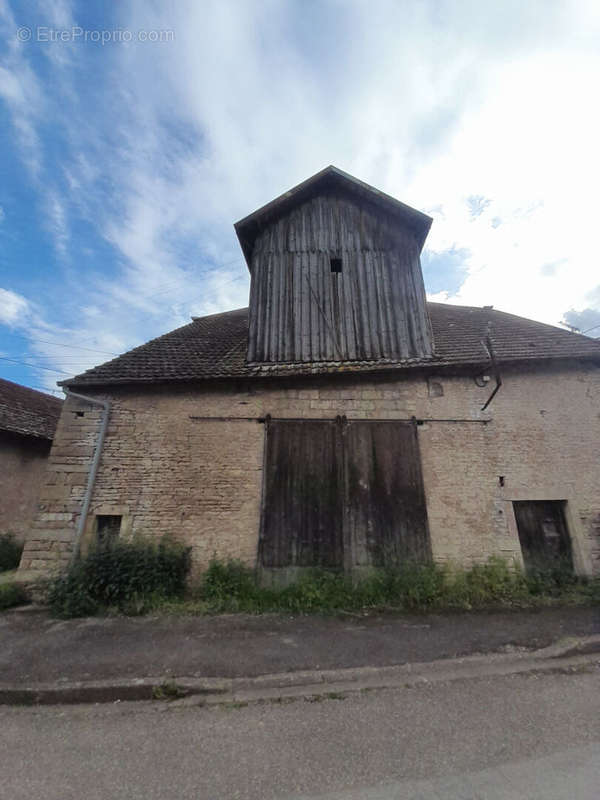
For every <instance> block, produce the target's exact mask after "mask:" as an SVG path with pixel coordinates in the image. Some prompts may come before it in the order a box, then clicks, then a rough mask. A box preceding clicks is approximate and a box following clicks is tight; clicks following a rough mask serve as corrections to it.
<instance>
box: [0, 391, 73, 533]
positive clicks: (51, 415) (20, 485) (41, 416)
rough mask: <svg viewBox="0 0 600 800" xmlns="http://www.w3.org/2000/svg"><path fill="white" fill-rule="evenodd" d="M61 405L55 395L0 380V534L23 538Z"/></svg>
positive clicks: (35, 501) (30, 520)
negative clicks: (51, 395)
mask: <svg viewBox="0 0 600 800" xmlns="http://www.w3.org/2000/svg"><path fill="white" fill-rule="evenodd" d="M61 408H62V400H59V399H58V398H57V397H50V395H48V394H44V393H43V392H36V391H35V390H34V389H28V388H27V387H26V386H19V384H17V383H12V381H5V380H2V379H0V534H3V533H13V534H14V536H15V538H16V539H17V540H19V541H23V540H24V539H25V538H26V535H27V532H28V530H29V526H30V525H31V523H32V522H33V519H34V517H35V515H36V513H37V502H38V495H39V492H40V488H41V486H42V483H43V481H44V474H45V471H46V462H47V460H48V455H49V454H50V447H51V446H52V439H53V438H54V431H55V430H56V424H57V422H58V418H59V416H60V411H61Z"/></svg>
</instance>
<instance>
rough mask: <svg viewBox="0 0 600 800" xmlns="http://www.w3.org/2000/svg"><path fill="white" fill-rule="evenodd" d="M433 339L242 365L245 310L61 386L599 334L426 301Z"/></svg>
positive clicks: (541, 348)
mask: <svg viewBox="0 0 600 800" xmlns="http://www.w3.org/2000/svg"><path fill="white" fill-rule="evenodd" d="M428 307H429V314H430V317H431V323H432V326H433V333H434V340H435V357H434V358H433V359H428V360H427V361H423V360H411V361H402V362H399V361H388V360H384V361H376V362H375V361H364V362H320V363H311V364H305V363H303V364H247V363H246V344H247V335H248V309H247V308H240V309H238V310H237V311H226V312H224V313H222V314H212V315H211V316H208V317H199V318H197V319H195V320H193V321H192V322H191V323H189V324H188V325H184V326H183V327H182V328H177V330H174V331H171V332H170V333H167V334H165V335H164V336H159V337H158V338H157V339H153V340H152V341H150V342H148V343H147V344H144V345H142V346H141V347H136V348H135V349H134V350H131V351H129V352H128V353H125V354H124V355H122V356H119V357H118V358H115V359H113V360H112V361H108V362H107V363H106V364H102V365H101V366H99V367H94V368H93V369H90V370H88V371H87V372H84V373H83V374H82V375H78V376H77V377H76V378H72V379H70V380H67V381H64V382H63V383H64V385H66V386H81V387H83V386H94V385H96V386H100V385H110V384H117V383H156V382H164V381H193V380H206V379H211V378H213V379H214V378H237V377H260V376H267V375H273V376H277V375H280V376H285V375H306V374H317V373H321V372H343V373H347V372H371V371H377V370H382V369H385V370H389V369H409V368H415V367H428V368H434V369H437V368H440V367H451V366H453V365H455V366H468V365H478V364H482V365H483V364H486V363H488V360H489V359H488V355H487V352H486V350H485V348H484V346H483V344H482V339H483V337H484V336H485V334H486V331H487V330H488V328H489V330H490V335H491V341H492V344H493V348H494V352H495V355H496V359H497V361H498V362H505V363H506V362H521V361H522V362H532V361H540V360H544V359H594V360H596V361H598V363H600V340H598V339H590V338H588V337H586V336H582V335H580V334H576V333H571V332H570V331H565V330H562V329H561V328H555V327H553V326H552V325H544V324H543V323H541V322H534V321H533V320H530V319H525V318H524V317H517V316H514V315H513V314H506V313H504V312H502V311H496V310H493V309H489V308H478V307H470V306H454V305H446V304H443V303H428Z"/></svg>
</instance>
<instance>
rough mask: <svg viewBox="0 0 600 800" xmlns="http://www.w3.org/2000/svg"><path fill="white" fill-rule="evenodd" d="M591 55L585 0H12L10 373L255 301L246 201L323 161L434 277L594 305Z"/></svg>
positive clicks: (541, 313)
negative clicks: (399, 212) (383, 215)
mask: <svg viewBox="0 0 600 800" xmlns="http://www.w3.org/2000/svg"><path fill="white" fill-rule="evenodd" d="M599 75H600V6H599V4H598V3H597V2H596V0H590V2H587V1H586V0H581V1H580V2H575V1H574V0H573V1H572V2H553V0H543V2H537V1H536V0H528V2H526V3H523V2H522V0H518V2H517V1H515V0H503V1H502V2H491V1H490V0H477V1H476V2H461V0H453V1H452V2H445V0H420V1H419V2H416V0H411V2H404V1H403V0H394V1H393V2H392V0H369V2H367V0H318V1H317V0H252V1H250V0H236V1H235V2H231V1H230V0H216V1H215V2H213V0H202V2H198V0H177V2H164V1H163V2H156V3H155V2H150V1H149V0H120V2H118V3H116V2H114V3H110V2H104V1H102V2H98V1H97V0H85V2H74V1H73V2H69V0H44V2H39V3H37V2H35V0H32V1H31V2H17V0H0V377H4V378H6V379H8V380H12V381H16V382H18V383H23V384H25V385H28V386H31V387H34V388H39V389H42V390H47V391H55V392H56V391H58V390H57V389H56V382H57V381H59V380H61V379H65V378H67V377H69V376H70V375H73V374H77V373H79V372H82V371H83V370H85V369H87V368H89V367H91V366H93V365H95V364H99V363H102V362H103V361H106V360H108V359H109V358H111V357H112V356H113V355H115V354H119V353H122V352H124V351H126V350H128V349H130V348H131V347H134V346H136V345H138V344H141V343H143V342H145V341H147V340H148V339H150V338H153V337H155V336H159V335H161V334H162V333H165V332H167V331H168V330H171V329H173V328H175V327H177V326H179V325H182V324H185V323H186V322H188V321H189V320H190V317H191V316H192V315H203V314H211V313H215V312H218V311H225V310H228V309H233V308H239V307H242V306H245V305H247V299H248V287H249V280H248V272H247V268H246V266H245V263H244V261H243V258H242V254H241V250H240V248H239V245H238V243H237V239H236V237H235V234H234V230H233V223H234V222H235V221H237V220H238V219H240V218H241V217H244V216H246V215H247V214H249V213H251V212H252V211H254V210H255V209H256V208H258V207H260V206H261V205H263V204H264V203H266V202H268V201H269V200H271V199H273V198H274V197H276V196H277V195H279V194H281V193H282V192H283V191H285V190H287V189H289V188H291V187H292V186H294V185H295V184H297V183H299V182H300V181H302V180H304V179H305V178H307V177H309V176H310V175H312V174H314V173H315V172H317V171H319V170H320V169H322V168H323V167H325V166H327V165H328V164H334V165H336V166H337V167H339V168H341V169H343V170H345V171H346V172H349V173H351V174H352V175H355V176H356V177H357V178H359V179H361V180H363V181H366V182H367V183H370V184H371V185H373V186H375V187H377V188H378V189H381V190H383V191H385V192H387V193H388V194H391V195H393V196H394V197H396V198H398V199H399V200H401V201H402V202H404V203H407V204H408V205H411V206H413V207H415V208H418V209H419V210H421V211H424V212H425V213H427V214H430V215H431V216H432V217H433V225H432V228H431V232H430V234H429V237H428V239H427V242H426V244H425V248H424V251H423V255H422V263H423V271H424V277H425V285H426V289H427V292H428V296H429V297H430V299H433V300H437V301H442V302H450V303H459V304H464V305H478V306H482V305H493V306H494V307H495V308H499V309H501V310H504V311H509V312H511V313H515V314H520V315H523V316H527V317H530V318H532V319H536V320H540V321H542V322H547V323H550V324H554V325H558V324H559V323H561V322H562V321H564V322H567V323H569V324H570V325H573V326H576V327H578V328H579V329H580V330H581V331H584V330H587V329H589V328H592V327H594V326H596V325H600V267H599V264H598V255H597V251H598V247H597V239H598V222H597V219H598V188H597V187H598V186H599V185H600V156H599V154H598V142H599V141H600V110H599V105H598V77H599ZM589 335H590V336H596V335H600V327H599V328H596V329H595V330H592V331H590V332H589Z"/></svg>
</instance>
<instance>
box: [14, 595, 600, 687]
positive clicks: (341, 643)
mask: <svg viewBox="0 0 600 800" xmlns="http://www.w3.org/2000/svg"><path fill="white" fill-rule="evenodd" d="M598 633H600V608H598V607H595V608H594V607H589V608H568V607H564V608H541V609H538V610H533V611H532V610H528V611H495V612H479V613H475V612H474V613H454V614H413V615H410V614H402V615H399V614H368V615H366V616H362V615H344V616H341V617H332V616H330V617H325V616H318V615H315V616H305V617H303V616H300V617H289V616H285V615H278V614H264V615H261V616H248V615H245V614H233V615H231V614H230V615H226V614H223V615H220V616H215V617H202V616H199V617H193V616H191V617H185V616H179V617H178V616H175V617H168V616H163V617H160V616H159V617H152V616H149V617H138V618H132V617H91V618H89V619H73V620H58V619H52V617H50V616H49V615H48V613H47V612H45V611H40V612H30V611H28V612H26V613H22V612H5V613H4V614H0V682H6V683H27V682H35V681H42V682H45V681H65V680H76V681H77V680H105V679H111V678H140V677H146V676H169V675H175V676H189V677H192V676H198V677H223V678H235V677H252V676H256V675H265V674H268V673H273V672H290V671H296V670H306V669H338V668H341V667H362V666H370V667H383V666H390V665H394V664H405V663H415V662H423V661H434V660H437V659H440V658H453V657H456V656H462V655H469V654H472V653H490V652H493V651H498V650H500V651H502V650H503V649H505V648H507V647H512V648H514V647H517V648H527V649H536V648H541V647H545V646H547V645H549V644H551V643H553V642H555V641H557V640H559V639H562V638H564V637H577V636H589V635H592V634H598Z"/></svg>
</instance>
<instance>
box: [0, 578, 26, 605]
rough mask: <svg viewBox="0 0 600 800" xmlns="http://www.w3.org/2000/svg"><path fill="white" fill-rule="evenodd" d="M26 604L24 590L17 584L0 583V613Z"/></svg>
mask: <svg viewBox="0 0 600 800" xmlns="http://www.w3.org/2000/svg"><path fill="white" fill-rule="evenodd" d="M26 602H27V594H26V592H25V589H23V587H22V586H20V585H19V584H18V583H12V582H11V583H0V611H4V609H5V608H14V606H21V605H23V604H24V603H26Z"/></svg>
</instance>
